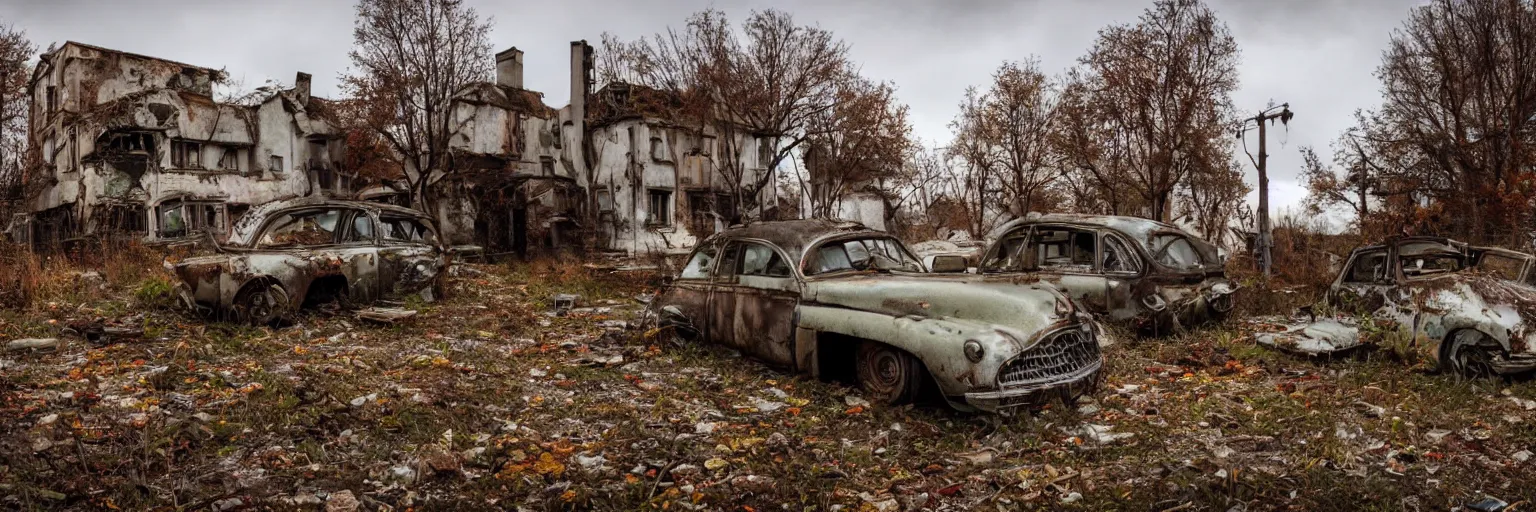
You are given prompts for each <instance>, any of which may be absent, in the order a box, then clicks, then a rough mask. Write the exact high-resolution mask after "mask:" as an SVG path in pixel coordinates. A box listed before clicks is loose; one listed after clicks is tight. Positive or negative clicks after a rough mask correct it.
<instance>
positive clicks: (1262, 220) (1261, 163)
mask: <svg viewBox="0 0 1536 512" xmlns="http://www.w3.org/2000/svg"><path fill="white" fill-rule="evenodd" d="M1293 116H1294V114H1292V113H1291V104H1289V103H1283V104H1281V105H1280V106H1278V107H1269V108H1267V109H1264V110H1263V111H1261V112H1259V115H1256V116H1253V117H1250V118H1248V119H1244V120H1243V125H1242V127H1241V128H1239V129H1238V132H1237V135H1238V137H1239V138H1242V137H1243V135H1244V134H1245V133H1247V129H1248V123H1249V122H1252V123H1253V124H1255V125H1258V127H1259V158H1258V160H1257V161H1254V162H1253V165H1254V167H1257V168H1258V169H1259V226H1258V228H1259V237H1258V240H1257V244H1256V245H1257V247H1255V248H1254V249H1255V251H1254V252H1255V253H1257V254H1255V256H1258V263H1259V268H1260V269H1262V270H1263V271H1264V277H1266V278H1267V277H1269V275H1270V271H1271V268H1270V267H1271V264H1272V263H1273V260H1272V259H1271V254H1270V249H1271V248H1273V247H1274V239H1273V238H1272V237H1271V235H1270V226H1269V172H1268V171H1267V169H1266V168H1265V164H1266V163H1267V161H1268V160H1269V153H1268V152H1267V151H1265V147H1266V145H1267V144H1266V143H1267V141H1268V139H1267V138H1266V137H1265V135H1266V134H1265V130H1264V127H1265V124H1266V123H1265V121H1269V122H1271V123H1273V122H1274V120H1276V119H1279V120H1280V124H1283V125H1287V126H1289V125H1290V122H1291V117H1293ZM1243 140H1244V142H1245V144H1244V146H1243V150H1244V151H1245V152H1246V151H1247V148H1248V147H1247V145H1246V141H1247V139H1243ZM1248 159H1249V160H1250V161H1252V160H1253V154H1252V153H1250V154H1249V155H1248Z"/></svg>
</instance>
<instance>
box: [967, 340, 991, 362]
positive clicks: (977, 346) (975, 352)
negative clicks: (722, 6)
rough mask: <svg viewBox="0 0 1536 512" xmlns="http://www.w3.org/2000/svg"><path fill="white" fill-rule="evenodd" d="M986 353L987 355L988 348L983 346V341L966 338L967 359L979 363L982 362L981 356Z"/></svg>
mask: <svg viewBox="0 0 1536 512" xmlns="http://www.w3.org/2000/svg"><path fill="white" fill-rule="evenodd" d="M984 355H987V351H986V349H983V348H981V342H979V341H976V340H965V358H966V359H970V360H971V362H972V363H979V362H981V356H984Z"/></svg>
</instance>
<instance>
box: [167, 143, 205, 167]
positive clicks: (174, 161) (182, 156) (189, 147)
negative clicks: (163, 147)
mask: <svg viewBox="0 0 1536 512" xmlns="http://www.w3.org/2000/svg"><path fill="white" fill-rule="evenodd" d="M171 167H175V168H179V169H202V168H203V145H202V144H200V143H197V142H191V141H185V140H176V141H171Z"/></svg>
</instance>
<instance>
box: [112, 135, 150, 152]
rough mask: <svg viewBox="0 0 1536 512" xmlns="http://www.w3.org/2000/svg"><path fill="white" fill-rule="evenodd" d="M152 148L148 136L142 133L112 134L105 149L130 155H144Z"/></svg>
mask: <svg viewBox="0 0 1536 512" xmlns="http://www.w3.org/2000/svg"><path fill="white" fill-rule="evenodd" d="M152 147H154V142H153V141H151V140H150V134H148V133H143V132H134V133H117V134H113V135H112V138H111V140H109V141H108V142H107V148H108V149H112V150H116V151H122V152H125V153H132V154H146V153H148V152H149V149H150V148H152Z"/></svg>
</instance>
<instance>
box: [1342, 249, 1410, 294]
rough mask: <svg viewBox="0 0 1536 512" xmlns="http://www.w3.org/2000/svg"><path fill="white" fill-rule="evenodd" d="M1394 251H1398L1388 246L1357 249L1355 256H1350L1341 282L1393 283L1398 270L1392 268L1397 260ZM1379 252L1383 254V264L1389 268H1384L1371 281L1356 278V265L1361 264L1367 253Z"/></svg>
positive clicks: (1365, 283) (1360, 283)
mask: <svg viewBox="0 0 1536 512" xmlns="http://www.w3.org/2000/svg"><path fill="white" fill-rule="evenodd" d="M1394 252H1396V251H1394V250H1391V249H1390V248H1388V247H1374V248H1368V249H1360V250H1358V251H1355V254H1354V256H1351V257H1350V258H1349V264H1348V265H1346V266H1345V267H1344V272H1343V273H1342V274H1341V275H1340V276H1339V284H1344V285H1349V284H1356V285H1379V284H1389V283H1392V282H1393V281H1394V279H1395V276H1396V275H1397V272H1396V270H1395V269H1393V268H1391V267H1392V266H1393V265H1394V263H1393V262H1394V261H1395V258H1393V257H1392V253H1394ZM1378 253H1379V254H1380V255H1381V258H1382V264H1383V265H1385V266H1387V268H1385V269H1383V272H1382V274H1381V275H1377V276H1375V278H1374V279H1373V280H1371V281H1356V280H1354V274H1355V266H1356V265H1359V264H1360V263H1361V262H1362V261H1363V260H1364V258H1365V256H1366V255H1368V254H1378Z"/></svg>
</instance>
